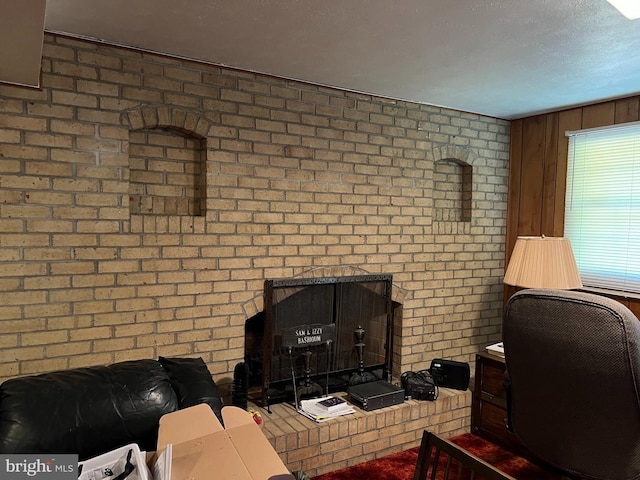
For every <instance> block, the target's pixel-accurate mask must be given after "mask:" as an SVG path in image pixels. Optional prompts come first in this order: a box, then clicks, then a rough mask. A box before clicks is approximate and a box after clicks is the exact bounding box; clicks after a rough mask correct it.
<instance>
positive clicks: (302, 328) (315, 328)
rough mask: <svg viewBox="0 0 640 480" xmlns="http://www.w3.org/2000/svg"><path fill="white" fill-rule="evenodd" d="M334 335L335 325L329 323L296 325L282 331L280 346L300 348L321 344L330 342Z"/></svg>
mask: <svg viewBox="0 0 640 480" xmlns="http://www.w3.org/2000/svg"><path fill="white" fill-rule="evenodd" d="M335 337H336V326H335V324H333V323H331V324H328V325H323V324H320V323H316V324H313V325H297V326H295V327H292V328H288V329H286V330H283V331H282V346H283V347H292V348H301V347H305V346H307V347H311V346H314V345H323V344H326V343H327V342H332V341H333V340H334V339H335Z"/></svg>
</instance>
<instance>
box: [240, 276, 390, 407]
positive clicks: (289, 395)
mask: <svg viewBox="0 0 640 480" xmlns="http://www.w3.org/2000/svg"><path fill="white" fill-rule="evenodd" d="M391 295H392V276H391V275H357V276H342V277H329V278H294V279H279V280H266V281H265V285H264V310H263V311H262V312H259V313H258V314H256V315H254V316H253V317H251V318H249V319H248V320H247V322H246V324H245V364H246V365H247V368H248V371H249V385H248V387H249V388H248V395H249V398H250V399H251V400H252V401H254V402H256V403H259V404H262V405H263V406H268V405H270V404H275V403H279V402H283V401H292V400H295V399H296V397H299V398H302V397H304V396H305V395H309V396H320V395H322V394H325V393H332V392H337V391H345V390H347V388H348V387H349V385H353V384H356V383H364V382H366V381H374V380H388V381H389V380H391V376H392V361H393V327H394V325H393V312H394V305H393V302H392V298H391Z"/></svg>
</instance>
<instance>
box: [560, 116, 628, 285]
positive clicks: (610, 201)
mask: <svg viewBox="0 0 640 480" xmlns="http://www.w3.org/2000/svg"><path fill="white" fill-rule="evenodd" d="M567 136H568V137H569V158H568V170H567V193H566V205H565V207H566V209H565V233H564V234H565V237H568V238H569V239H570V240H571V245H572V247H573V251H574V254H575V256H576V262H577V264H578V269H579V271H580V277H581V279H582V283H583V284H584V285H585V286H591V287H598V288H607V289H612V290H620V291H627V292H636V293H640V122H635V123H630V124H625V125H616V126H613V127H609V128H598V129H588V130H581V131H576V132H567Z"/></svg>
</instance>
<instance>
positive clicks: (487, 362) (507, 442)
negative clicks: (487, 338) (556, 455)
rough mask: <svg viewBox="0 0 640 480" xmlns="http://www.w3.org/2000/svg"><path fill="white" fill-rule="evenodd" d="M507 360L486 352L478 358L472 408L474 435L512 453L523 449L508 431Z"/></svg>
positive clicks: (477, 356) (479, 354) (478, 355)
mask: <svg viewBox="0 0 640 480" xmlns="http://www.w3.org/2000/svg"><path fill="white" fill-rule="evenodd" d="M505 370H506V364H505V360H504V358H502V357H500V356H498V355H493V354H490V353H486V352H481V353H478V354H477V355H476V378H475V385H474V389H473V401H472V406H471V431H472V432H473V433H475V434H476V435H479V436H481V437H484V438H486V439H487V440H489V441H491V442H494V443H497V444H499V445H502V446H504V447H505V448H507V449H509V450H511V451H513V452H522V451H523V449H524V447H523V446H522V445H521V444H520V442H519V441H518V439H517V437H516V436H515V434H513V433H512V432H510V431H509V430H507V427H506V421H507V398H506V392H505V389H504V385H503V381H504V372H505Z"/></svg>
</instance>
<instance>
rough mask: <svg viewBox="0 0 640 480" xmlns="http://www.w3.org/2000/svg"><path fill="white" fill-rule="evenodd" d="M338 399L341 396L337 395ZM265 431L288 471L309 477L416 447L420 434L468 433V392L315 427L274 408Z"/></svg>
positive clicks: (444, 392) (284, 407) (444, 393)
mask: <svg viewBox="0 0 640 480" xmlns="http://www.w3.org/2000/svg"><path fill="white" fill-rule="evenodd" d="M337 395H338V396H340V394H337ZM253 408H255V409H257V410H258V411H260V414H261V415H262V417H263V419H264V433H265V435H266V436H267V438H268V439H269V441H270V442H271V444H272V445H273V446H274V448H275V449H276V451H277V452H278V454H279V455H280V458H282V460H283V461H284V463H285V464H286V465H287V467H288V468H289V469H290V470H291V471H295V470H302V471H304V472H306V473H308V474H309V475H310V476H312V477H313V476H316V475H320V474H323V473H326V472H330V471H334V470H338V469H341V468H344V467H348V466H351V465H356V464H358V463H362V462H366V461H369V460H373V459H375V458H379V457H383V456H385V455H388V454H390V453H395V452H399V451H402V450H406V449H408V448H412V447H416V446H418V445H419V444H420V438H421V437H422V432H423V430H425V429H427V430H430V431H433V432H436V433H438V434H440V435H442V436H444V437H445V438H449V437H452V436H455V435H459V434H462V433H467V432H469V431H470V423H469V422H470V414H471V391H470V390H467V391H464V392H462V391H459V390H452V389H448V388H442V389H440V395H439V397H438V399H437V400H436V401H433V402H430V401H419V400H409V401H406V402H404V403H403V404H401V405H395V406H392V407H387V408H382V409H379V410H374V411H372V412H365V411H363V410H360V409H358V408H357V409H356V410H357V412H356V413H355V414H353V415H347V416H345V417H340V418H335V419H332V420H329V421H327V422H324V423H315V422H313V421H311V420H309V419H307V418H305V417H303V416H302V415H300V414H298V413H297V412H296V411H295V410H294V408H293V407H292V406H291V405H289V404H285V403H281V404H277V405H273V406H272V407H271V412H272V413H268V412H267V411H266V409H264V408H258V407H255V406H253Z"/></svg>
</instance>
